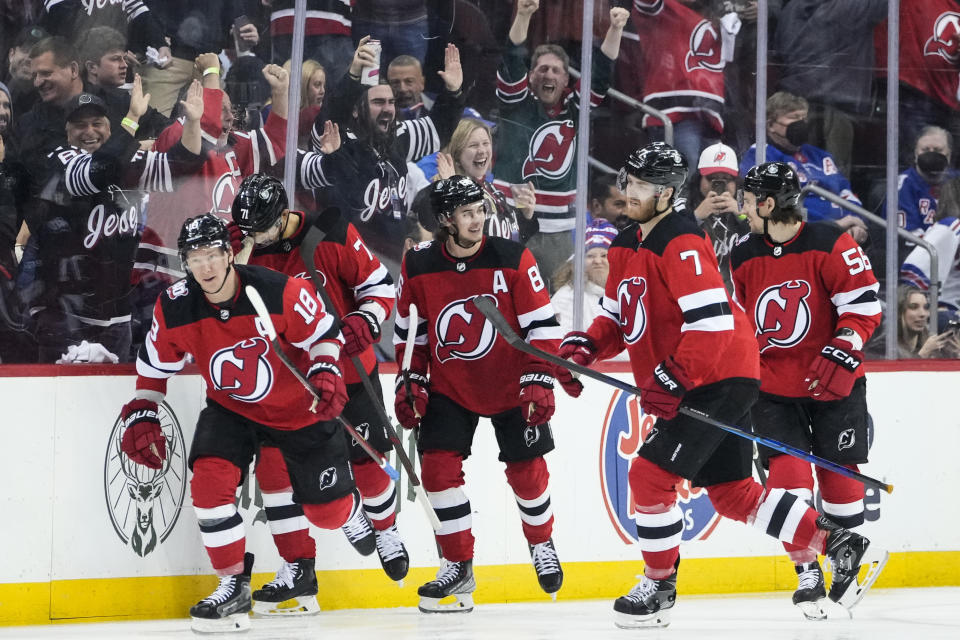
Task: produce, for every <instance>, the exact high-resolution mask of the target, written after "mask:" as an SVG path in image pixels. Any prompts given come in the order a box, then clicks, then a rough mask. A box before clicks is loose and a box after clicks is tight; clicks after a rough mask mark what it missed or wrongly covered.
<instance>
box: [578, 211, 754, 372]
mask: <svg viewBox="0 0 960 640" xmlns="http://www.w3.org/2000/svg"><path fill="white" fill-rule="evenodd" d="M607 260H608V261H609V262H610V274H609V275H608V276H607V286H606V290H605V291H604V295H603V298H602V299H601V302H600V307H601V313H600V315H598V316H597V317H596V318H595V319H594V321H593V323H592V324H591V325H590V328H589V329H588V330H587V333H589V334H590V336H591V337H592V338H593V339H594V342H595V344H596V345H597V347H598V350H599V355H600V358H612V357H613V356H615V355H616V354H618V353H620V351H621V350H622V349H623V348H624V347H626V349H627V353H628V354H629V355H630V365H631V367H632V369H633V376H634V378H635V379H636V380H637V382H640V381H642V380H645V379H646V378H647V377H649V376H650V375H651V374H652V373H653V369H654V367H656V366H657V364H658V363H660V362H661V361H663V360H664V359H666V357H667V356H673V358H674V360H675V361H676V363H677V364H678V365H679V366H680V368H681V369H682V370H683V372H684V373H685V374H686V375H687V377H689V378H690V379H691V380H692V381H693V383H694V386H697V387H699V386H702V385H705V384H710V383H712V382H718V381H720V380H726V379H728V378H748V379H753V380H757V379H759V378H760V363H759V357H758V355H757V347H756V343H755V342H754V340H753V336H752V333H753V332H752V331H751V329H750V321H749V320H747V318H746V316H745V315H744V313H743V311H742V310H740V309H739V308H738V307H736V305H734V304H733V303H732V301H731V299H730V296H729V294H728V293H727V290H726V288H724V286H723V278H722V277H721V276H720V268H719V267H718V266H717V256H716V254H714V252H713V245H712V244H711V243H710V239H709V238H707V236H706V234H704V232H703V231H701V230H700V228H699V227H698V226H697V223H696V222H695V221H694V220H693V219H692V218H691V217H687V216H684V215H681V214H678V213H671V214H669V215H667V216H666V217H664V218H663V219H662V220H660V222H658V223H657V225H656V226H655V227H654V228H653V229H652V230H651V231H650V233H649V235H648V237H646V238H644V237H641V231H640V230H639V228H638V227H637V226H635V225H631V226H629V227H627V228H626V229H624V230H623V231H622V232H620V234H619V235H618V236H617V238H616V239H615V240H614V241H613V244H612V245H611V246H610V250H609V251H608V253H607Z"/></svg>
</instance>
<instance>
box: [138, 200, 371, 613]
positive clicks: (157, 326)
mask: <svg viewBox="0 0 960 640" xmlns="http://www.w3.org/2000/svg"><path fill="white" fill-rule="evenodd" d="M177 244H178V248H179V250H180V254H181V256H180V257H181V260H182V261H183V263H184V264H185V265H186V267H187V269H188V272H189V274H190V275H189V276H188V277H187V278H186V279H184V280H181V281H179V282H177V283H176V284H175V285H173V286H172V287H170V288H169V289H168V290H167V292H166V293H165V294H163V295H161V296H160V298H159V299H158V300H157V303H156V306H155V308H154V319H153V328H152V329H151V331H150V334H149V336H148V337H147V341H146V343H145V344H144V346H143V348H141V350H140V354H139V357H138V360H137V374H138V376H137V393H136V398H135V399H134V400H133V401H131V402H130V403H128V404H127V405H125V406H124V408H123V411H122V414H121V419H122V420H123V422H124V425H125V426H124V431H123V435H122V439H121V448H122V450H123V452H124V453H125V454H126V455H127V456H129V457H130V458H131V459H132V460H133V461H134V462H137V463H139V464H144V465H146V466H149V467H154V468H159V467H160V466H161V465H162V464H163V461H164V459H165V457H166V441H165V437H164V435H163V432H162V430H161V428H160V423H159V422H158V421H157V403H159V402H161V401H162V400H163V396H164V394H165V392H166V386H167V379H168V378H170V377H171V376H173V375H175V374H176V373H177V372H178V371H180V370H182V369H183V367H184V365H185V364H186V362H187V361H188V356H189V355H192V356H193V358H194V359H195V361H196V362H197V365H198V368H199V370H200V372H201V375H202V376H203V378H204V380H205V382H206V388H207V404H206V407H205V408H204V409H203V411H201V413H200V417H199V419H198V422H197V427H196V433H195V435H194V439H193V443H192V445H191V450H190V457H189V462H190V468H191V470H192V471H193V479H192V480H191V485H190V486H191V493H192V498H193V505H194V510H195V511H196V515H197V520H198V522H199V524H200V535H201V538H202V540H203V543H204V546H205V547H206V549H207V553H208V555H209V557H210V561H211V564H212V565H213V567H214V569H215V570H216V572H217V574H218V575H219V576H220V586H219V588H218V589H217V591H215V592H214V593H213V594H212V595H211V596H210V597H208V598H205V599H204V600H201V601H200V602H199V603H197V605H195V606H194V607H193V608H192V609H191V611H190V613H191V615H192V616H193V627H194V629H195V630H198V631H225V630H236V629H239V628H241V627H239V626H237V625H243V624H247V625H249V620H248V618H247V616H246V612H247V611H249V610H250V606H251V603H250V590H249V586H248V585H249V580H250V566H249V565H250V564H252V560H251V561H250V562H245V561H244V531H243V520H242V519H241V517H240V514H239V513H237V509H236V506H235V494H236V490H237V487H238V486H239V484H240V483H241V482H242V480H243V477H244V475H245V474H246V470H247V468H248V467H249V465H250V463H251V461H252V459H253V456H254V454H255V453H256V452H257V450H258V449H259V448H260V446H261V445H269V446H273V447H276V448H278V449H279V450H280V452H281V454H282V456H283V458H284V459H285V461H286V464H287V467H288V469H289V472H290V481H291V483H292V489H293V497H294V499H295V500H297V502H299V503H300V504H302V505H303V511H304V513H305V515H306V518H307V519H308V520H309V521H310V522H312V523H313V524H314V525H316V526H318V527H320V528H322V529H335V528H337V527H341V526H343V525H344V524H346V523H348V522H353V521H354V520H356V521H357V525H358V526H360V525H363V526H365V527H366V528H369V526H370V524H369V520H368V519H367V518H366V515H364V512H363V509H361V508H360V504H361V503H360V497H359V495H358V494H357V492H356V489H355V486H354V481H353V474H352V473H351V470H350V465H349V461H348V457H347V443H346V437H345V436H344V432H343V429H342V428H341V427H340V426H339V424H337V423H336V422H334V421H333V419H334V418H335V417H336V416H337V415H339V413H340V411H341V409H342V408H343V405H344V402H345V401H346V390H345V387H344V383H343V378H342V377H341V375H340V371H339V368H338V367H337V364H336V363H337V360H338V358H339V356H340V347H341V344H342V337H341V335H340V332H339V331H338V330H337V328H336V324H335V323H334V318H333V316H331V315H330V314H328V313H327V312H326V311H325V310H324V307H323V304H322V303H321V302H320V301H319V299H318V298H317V292H316V290H315V289H314V288H313V286H312V285H311V284H310V282H309V281H306V280H302V279H300V278H290V277H288V276H286V275H283V274H281V273H277V272H275V271H272V270H270V269H265V268H263V267H246V266H237V265H235V264H234V262H233V251H232V249H231V248H230V234H229V231H228V230H227V227H226V223H224V222H223V221H222V220H221V219H220V218H217V217H216V216H214V215H213V214H209V213H208V214H204V215H201V216H198V217H196V218H190V219H188V220H187V221H186V222H185V223H184V226H183V230H182V231H181V233H180V237H179V239H178V243H177ZM247 286H252V287H254V288H255V289H256V290H257V291H258V292H259V293H260V295H261V297H262V298H263V300H264V302H265V305H266V307H267V310H268V311H269V313H270V316H271V319H272V320H273V322H274V325H275V326H276V329H277V333H278V337H277V339H276V341H278V342H279V344H280V345H281V348H283V349H284V351H285V352H286V353H287V355H288V356H289V357H290V359H291V360H292V361H293V362H294V363H295V365H296V366H297V367H298V368H299V369H301V370H302V371H305V372H306V374H305V375H306V378H307V379H308V380H309V381H310V384H312V385H313V386H314V387H315V389H316V394H317V396H318V398H319V399H318V400H315V399H314V396H313V395H312V394H310V393H308V392H307V391H306V390H305V389H304V388H303V387H302V386H301V383H300V382H299V381H298V380H297V378H296V377H294V375H293V373H292V372H291V371H290V370H289V369H288V368H287V367H286V366H285V365H284V363H283V362H282V361H281V360H280V358H279V357H278V355H277V354H276V353H275V352H274V350H273V349H274V347H273V344H272V343H271V341H270V339H269V338H268V333H267V331H266V329H265V328H264V327H263V326H262V324H261V322H260V321H259V319H258V317H257V315H256V312H255V310H254V307H253V305H252V304H251V302H250V299H249V298H248V297H247V295H246V293H245V287H247ZM245 565H247V566H245Z"/></svg>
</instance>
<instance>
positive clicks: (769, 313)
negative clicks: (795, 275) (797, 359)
mask: <svg viewBox="0 0 960 640" xmlns="http://www.w3.org/2000/svg"><path fill="white" fill-rule="evenodd" d="M809 295H810V283H809V282H807V281H806V280H790V281H788V282H784V283H782V284H777V285H774V286H772V287H767V288H766V289H764V291H763V293H761V294H760V297H759V298H757V305H756V307H755V308H754V322H755V323H756V326H757V343H758V346H759V347H760V353H763V352H764V351H765V350H767V349H769V348H770V347H781V348H784V349H785V348H789V347H792V346H794V345H796V344H799V343H800V341H801V340H803V338H804V337H805V336H806V335H807V332H808V331H809V330H810V307H809V305H808V304H807V296H809Z"/></svg>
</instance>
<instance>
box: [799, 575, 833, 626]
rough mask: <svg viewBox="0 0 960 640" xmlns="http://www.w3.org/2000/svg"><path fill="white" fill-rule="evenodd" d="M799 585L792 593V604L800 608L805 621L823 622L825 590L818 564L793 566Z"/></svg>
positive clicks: (825, 615)
mask: <svg viewBox="0 0 960 640" xmlns="http://www.w3.org/2000/svg"><path fill="white" fill-rule="evenodd" d="M794 569H795V570H796V572H797V579H798V581H799V585H798V586H797V590H796V591H794V592H793V604H795V605H797V606H798V607H799V608H800V611H801V612H802V613H803V617H805V618H806V619H807V620H824V619H826V617H827V613H826V612H825V611H824V610H823V606H822V602H823V599H824V598H826V597H827V590H826V588H825V587H824V584H823V571H822V570H821V569H820V563H819V562H816V561H814V562H808V563H806V564H798V565H794Z"/></svg>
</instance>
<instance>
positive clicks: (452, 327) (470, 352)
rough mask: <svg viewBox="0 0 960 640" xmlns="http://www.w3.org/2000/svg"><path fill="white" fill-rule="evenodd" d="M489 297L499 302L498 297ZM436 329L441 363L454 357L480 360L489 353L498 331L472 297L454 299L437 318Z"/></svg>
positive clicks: (438, 356) (438, 354)
mask: <svg viewBox="0 0 960 640" xmlns="http://www.w3.org/2000/svg"><path fill="white" fill-rule="evenodd" d="M487 297H489V298H491V299H493V301H494V302H495V303H497V299H496V297H494V296H491V295H488V296H487ZM497 304H498V306H499V303H497ZM434 329H435V331H436V334H437V348H436V352H437V360H439V361H440V362H446V361H447V360H452V359H454V358H458V359H460V360H479V359H480V358H482V357H483V356H485V355H487V353H489V351H490V349H492V348H493V343H494V341H495V340H496V338H497V332H496V329H494V328H493V324H492V323H491V322H490V321H489V320H487V318H486V316H484V315H483V314H482V313H480V310H479V309H477V305H476V302H475V301H474V297H473V296H471V297H469V298H463V299H461V300H454V301H453V302H451V303H450V304H448V305H447V306H446V307H444V308H443V311H441V312H440V314H439V315H438V316H437V321H436V325H435V327H434Z"/></svg>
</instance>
